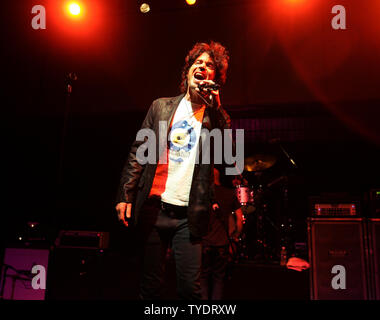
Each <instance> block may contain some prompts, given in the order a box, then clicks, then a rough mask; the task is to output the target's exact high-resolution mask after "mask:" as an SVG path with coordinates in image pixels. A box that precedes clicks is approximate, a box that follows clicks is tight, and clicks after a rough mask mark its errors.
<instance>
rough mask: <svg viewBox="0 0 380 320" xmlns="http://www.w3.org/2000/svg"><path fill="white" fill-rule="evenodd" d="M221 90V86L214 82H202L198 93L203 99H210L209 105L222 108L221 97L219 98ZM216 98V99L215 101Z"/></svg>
mask: <svg viewBox="0 0 380 320" xmlns="http://www.w3.org/2000/svg"><path fill="white" fill-rule="evenodd" d="M219 88H220V85H219V84H217V83H215V82H214V81H212V80H202V81H201V82H199V84H198V87H197V88H196V91H198V92H199V93H200V94H201V96H202V97H203V98H206V99H207V98H208V99H209V102H208V103H207V104H208V105H210V104H211V105H212V106H216V107H219V106H220V97H219ZM213 98H215V99H213Z"/></svg>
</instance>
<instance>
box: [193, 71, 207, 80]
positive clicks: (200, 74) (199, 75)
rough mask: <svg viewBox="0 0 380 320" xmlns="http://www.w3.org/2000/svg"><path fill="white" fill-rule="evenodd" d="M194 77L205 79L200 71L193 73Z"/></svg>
mask: <svg viewBox="0 0 380 320" xmlns="http://www.w3.org/2000/svg"><path fill="white" fill-rule="evenodd" d="M194 78H195V79H197V80H205V79H206V75H204V74H203V73H201V72H196V73H195V74H194Z"/></svg>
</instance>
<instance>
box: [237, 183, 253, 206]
mask: <svg viewBox="0 0 380 320" xmlns="http://www.w3.org/2000/svg"><path fill="white" fill-rule="evenodd" d="M235 192H236V197H237V200H238V201H239V203H240V204H241V205H242V206H245V205H247V204H249V203H253V189H252V188H250V187H248V186H243V185H238V186H236V190H235Z"/></svg>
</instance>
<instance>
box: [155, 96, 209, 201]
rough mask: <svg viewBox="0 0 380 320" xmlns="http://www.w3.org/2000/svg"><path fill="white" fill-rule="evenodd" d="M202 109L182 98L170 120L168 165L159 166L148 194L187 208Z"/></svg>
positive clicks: (202, 113)
mask: <svg viewBox="0 0 380 320" xmlns="http://www.w3.org/2000/svg"><path fill="white" fill-rule="evenodd" d="M204 111H205V106H202V105H195V104H191V102H190V101H188V100H187V99H185V98H183V99H182V100H181V102H180V103H179V105H178V108H177V110H176V112H175V115H174V117H173V119H172V125H171V130H170V132H169V136H168V140H169V141H168V149H167V164H160V163H159V164H158V165H157V170H156V175H155V178H154V181H153V186H152V189H151V193H150V195H158V196H161V200H162V201H163V202H166V203H170V204H174V205H178V206H187V205H188V204H189V195H190V189H191V183H192V179H193V172H194V165H195V161H196V155H197V149H198V144H199V136H200V133H201V128H202V120H203V115H204Z"/></svg>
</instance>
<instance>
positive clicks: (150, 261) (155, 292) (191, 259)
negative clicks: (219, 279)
mask: <svg viewBox="0 0 380 320" xmlns="http://www.w3.org/2000/svg"><path fill="white" fill-rule="evenodd" d="M168 207H169V208H168ZM168 207H166V208H162V205H161V203H160V202H158V203H157V202H154V203H149V202H147V203H146V204H145V205H144V207H143V209H142V211H141V217H140V221H139V228H140V231H141V235H142V236H143V241H144V253H143V263H142V276H141V282H140V298H141V299H144V300H151V299H160V298H161V294H162V289H163V287H164V278H165V262H166V261H165V260H166V253H167V250H168V248H171V249H172V251H173V254H174V259H175V265H176V276H177V293H178V296H179V298H180V299H186V300H200V299H201V288H200V269H201V261H202V244H201V241H200V239H193V238H192V237H191V236H190V232H189V228H188V223H187V216H186V208H185V209H184V210H177V208H176V207H175V206H168Z"/></svg>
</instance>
